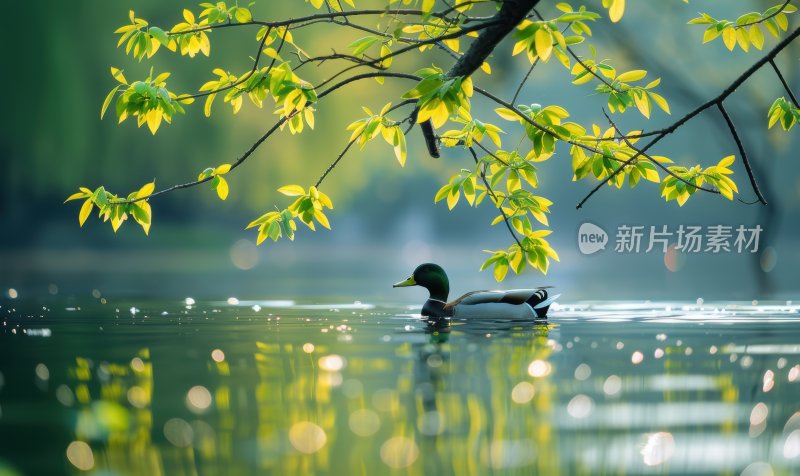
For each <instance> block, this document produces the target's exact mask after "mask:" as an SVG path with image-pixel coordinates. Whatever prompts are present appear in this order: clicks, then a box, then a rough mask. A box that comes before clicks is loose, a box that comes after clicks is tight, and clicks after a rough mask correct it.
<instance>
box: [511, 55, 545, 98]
mask: <svg viewBox="0 0 800 476" xmlns="http://www.w3.org/2000/svg"><path fill="white" fill-rule="evenodd" d="M537 64H539V62H538V61H537V62H535V63H533V64H532V65H531V67H530V69H528V72H527V73H525V77H524V78H522V81H520V82H519V86H517V90H516V91H514V97H512V98H511V104H516V103H517V98H518V97H519V93H520V92H521V91H522V87H523V86H525V83H526V82H527V81H528V78H529V77H530V75H531V73H533V68H535V67H536V65H537Z"/></svg>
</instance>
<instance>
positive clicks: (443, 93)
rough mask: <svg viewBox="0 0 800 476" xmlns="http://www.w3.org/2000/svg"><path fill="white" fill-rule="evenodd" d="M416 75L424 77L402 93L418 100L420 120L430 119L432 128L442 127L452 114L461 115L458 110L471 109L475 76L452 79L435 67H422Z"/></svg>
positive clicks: (404, 96)
mask: <svg viewBox="0 0 800 476" xmlns="http://www.w3.org/2000/svg"><path fill="white" fill-rule="evenodd" d="M414 74H415V75H417V76H420V77H422V80H421V81H420V82H419V83H418V84H417V85H416V86H415V87H414V88H413V89H411V90H410V91H407V92H406V93H405V94H403V99H416V100H417V107H418V108H419V113H418V114H417V122H425V121H428V120H430V121H431V123H432V124H433V127H435V128H439V127H441V126H442V125H443V124H444V123H445V122H447V120H448V119H449V118H450V116H455V115H456V114H458V111H459V109H461V108H463V109H465V110H467V111H469V110H470V102H469V98H470V97H471V96H472V78H469V77H461V76H459V77H454V78H451V77H449V76H447V75H446V74H445V72H444V71H442V70H441V68H438V67H436V66H433V67H430V68H423V69H420V70H418V71H417V72H416V73H414Z"/></svg>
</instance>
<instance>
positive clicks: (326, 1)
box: [305, 0, 356, 12]
mask: <svg viewBox="0 0 800 476" xmlns="http://www.w3.org/2000/svg"><path fill="white" fill-rule="evenodd" d="M305 1H306V3H309V2H311V5H312V6H313V7H314V8H316V9H317V10H319V9H320V8H322V7H323V6H327V7H330V8H331V9H333V10H334V11H337V12H341V11H342V4H341V3H340V2H339V0H305ZM344 2H345V3H347V4H348V5H350V6H351V7H353V8H355V7H356V5H355V4H354V3H353V0H344Z"/></svg>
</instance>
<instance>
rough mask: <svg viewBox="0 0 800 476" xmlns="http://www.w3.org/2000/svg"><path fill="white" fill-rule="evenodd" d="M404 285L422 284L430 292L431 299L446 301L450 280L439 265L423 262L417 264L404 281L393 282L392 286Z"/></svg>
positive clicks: (399, 286)
mask: <svg viewBox="0 0 800 476" xmlns="http://www.w3.org/2000/svg"><path fill="white" fill-rule="evenodd" d="M406 286H422V287H423V288H425V289H427V290H428V291H430V293H431V299H438V300H440V301H447V295H448V294H449V293H450V281H449V280H448V279H447V274H446V273H445V272H444V270H443V269H442V267H441V266H439V265H438V264H433V263H425V264H421V265H419V266H417V269H415V270H414V273H413V274H412V275H411V276H409V277H408V279H406V280H405V281H400V282H399V283H395V285H394V286H393V287H395V288H403V287H406Z"/></svg>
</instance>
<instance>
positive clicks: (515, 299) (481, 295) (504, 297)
mask: <svg viewBox="0 0 800 476" xmlns="http://www.w3.org/2000/svg"><path fill="white" fill-rule="evenodd" d="M550 287H551V286H542V287H540V288H535V289H510V290H508V291H473V292H470V293H467V294H465V295H463V296H461V297H460V298H458V299H456V300H454V301H451V302H449V303H447V304H446V305H445V309H451V308H453V307H455V306H457V305H459V304H463V305H473V304H485V303H491V302H501V303H506V304H523V303H525V302H527V301H528V300H529V299H530V298H531V297H532V296H533V295H534V294H536V292H537V291H539V290H541V289H547V288H550Z"/></svg>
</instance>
